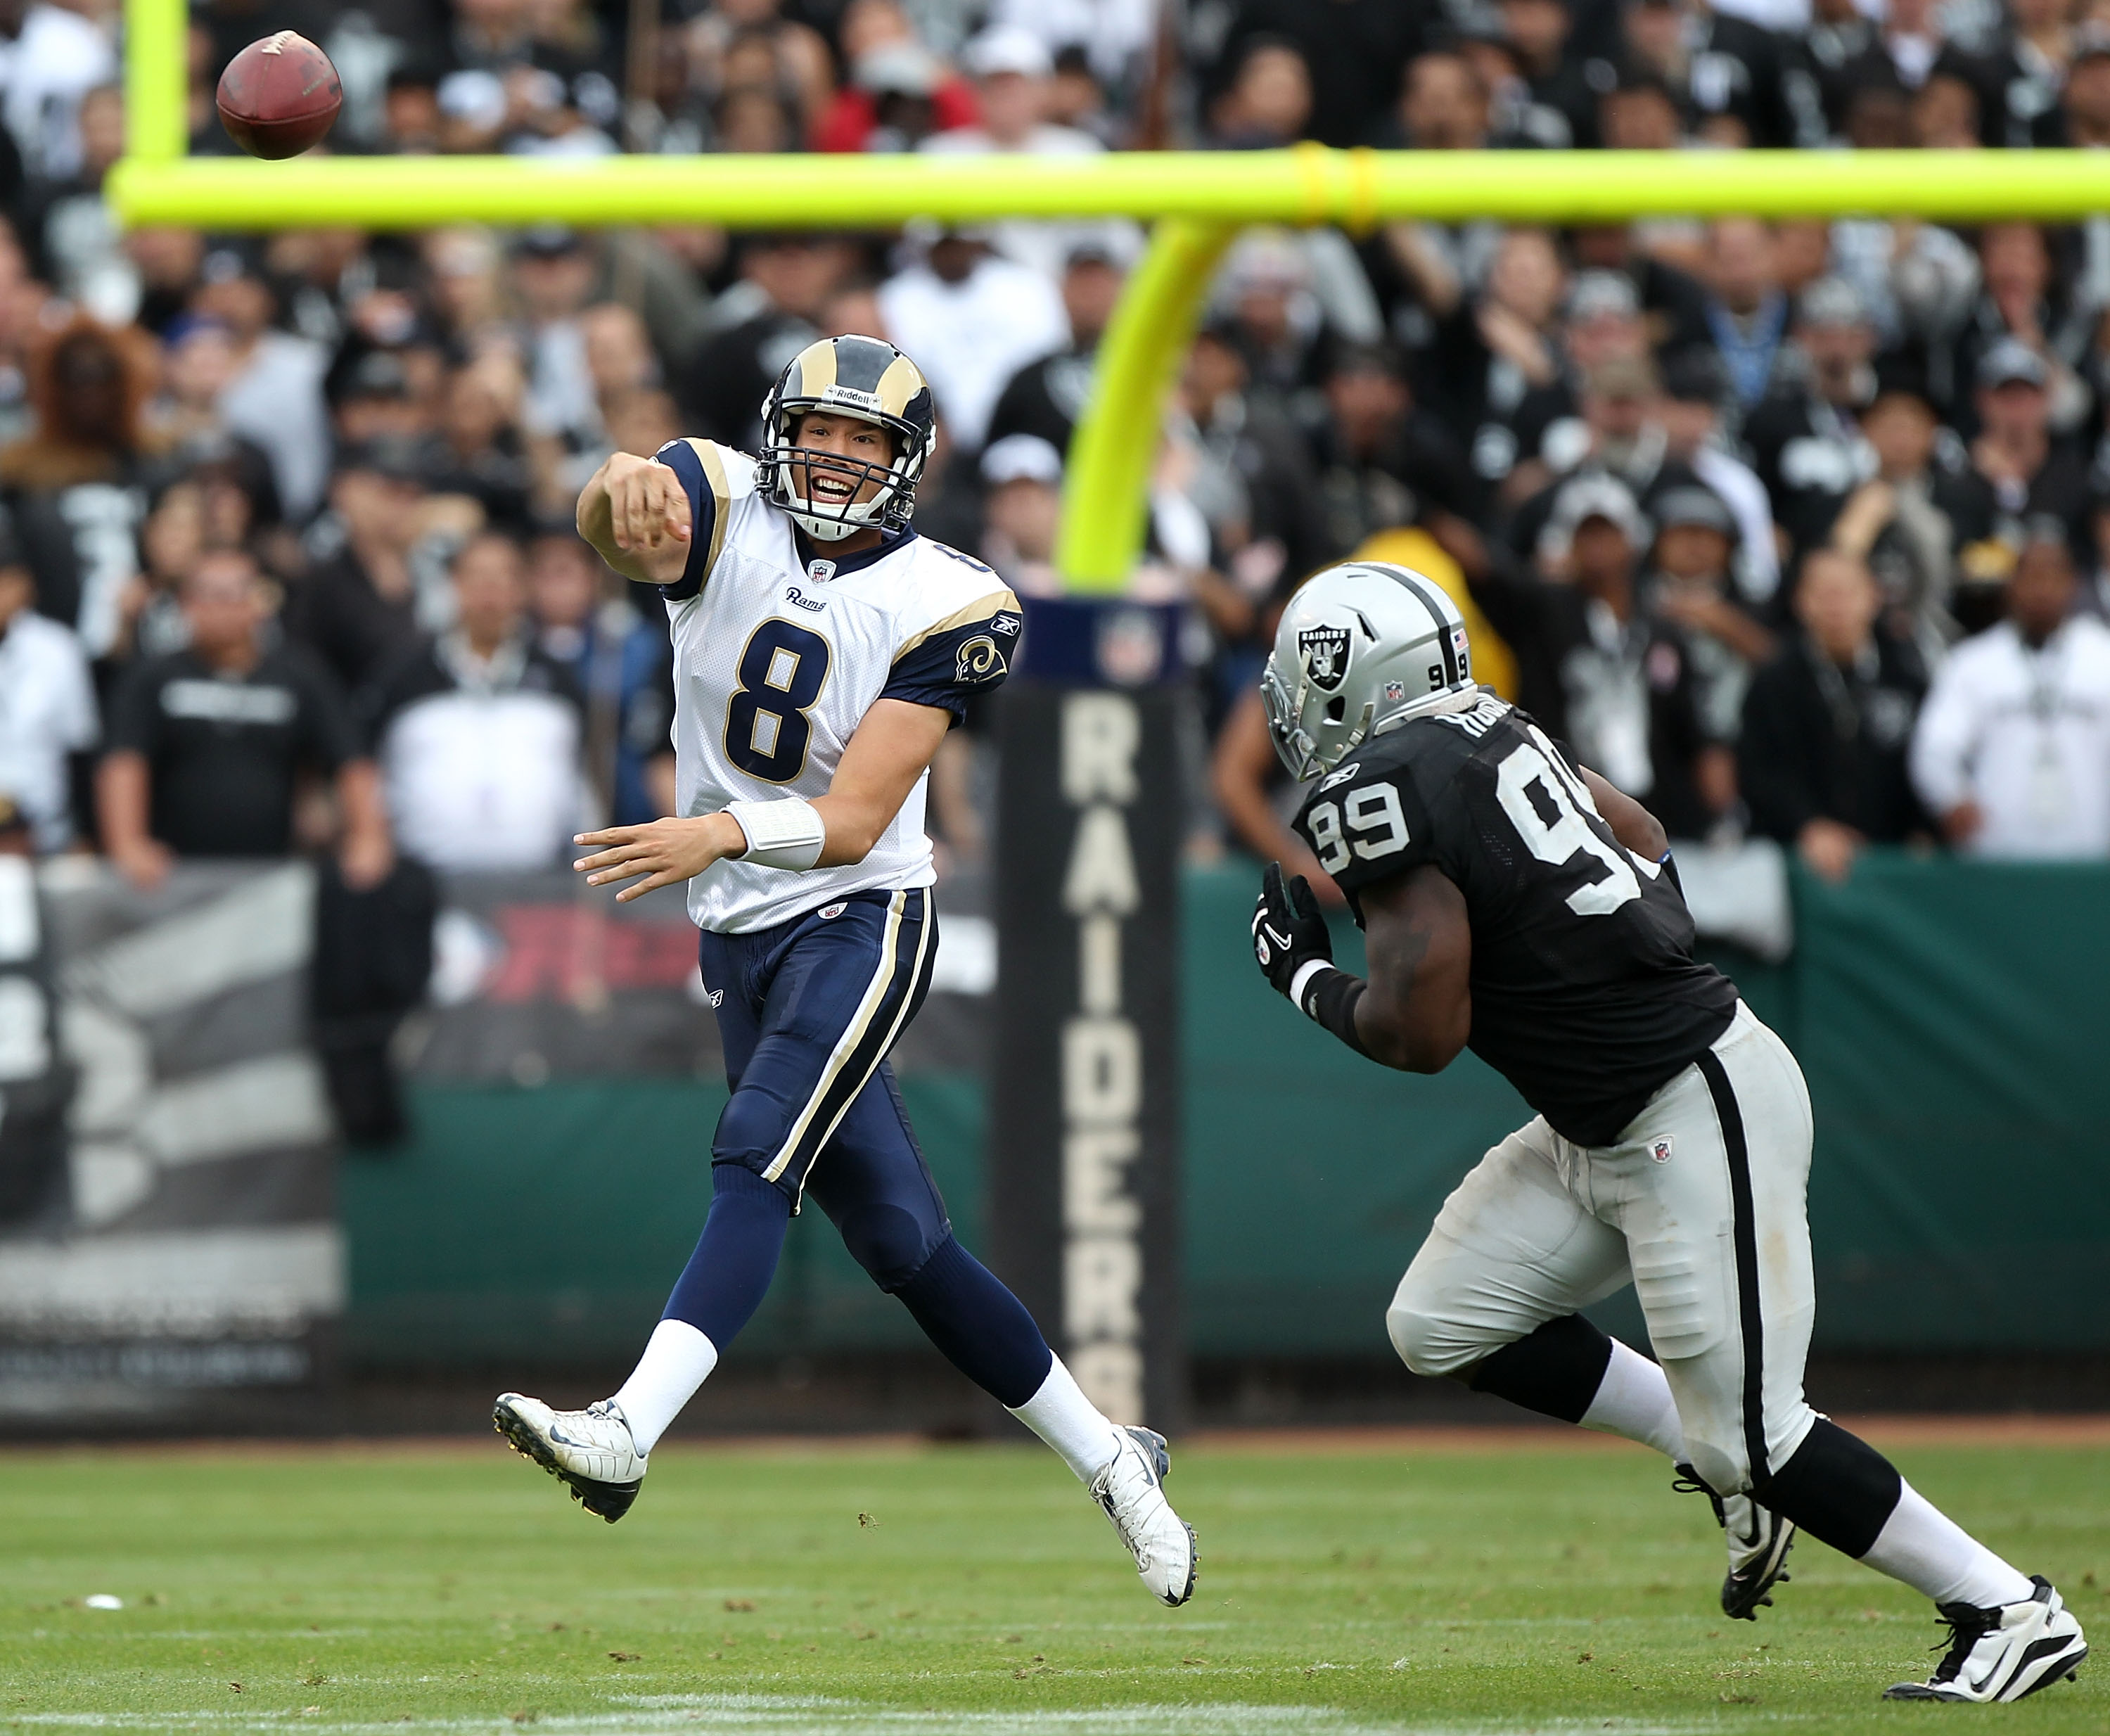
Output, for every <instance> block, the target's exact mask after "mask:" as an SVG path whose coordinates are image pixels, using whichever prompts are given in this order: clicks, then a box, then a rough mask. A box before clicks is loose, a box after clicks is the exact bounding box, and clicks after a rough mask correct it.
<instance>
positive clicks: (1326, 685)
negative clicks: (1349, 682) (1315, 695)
mask: <svg viewBox="0 0 2110 1736" xmlns="http://www.w3.org/2000/svg"><path fill="white" fill-rule="evenodd" d="M1297 653H1298V655H1301V656H1302V658H1303V659H1304V672H1305V673H1306V674H1307V675H1309V676H1310V677H1311V685H1312V686H1313V687H1316V688H1318V689H1319V690H1320V691H1321V692H1323V693H1331V692H1333V691H1334V689H1336V688H1337V687H1339V686H1340V685H1341V683H1342V682H1343V681H1344V680H1345V679H1347V673H1348V629H1347V628H1345V627H1307V628H1305V629H1304V631H1303V632H1301V633H1299V634H1298V635H1297Z"/></svg>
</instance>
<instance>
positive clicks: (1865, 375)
mask: <svg viewBox="0 0 2110 1736" xmlns="http://www.w3.org/2000/svg"><path fill="white" fill-rule="evenodd" d="M1794 341H1795V347H1796V350H1797V351H1798V353H1799V354H1800V356H1801V357H1802V358H1803V360H1804V361H1805V362H1806V364H1807V366H1806V368H1804V369H1801V370H1799V371H1800V374H1801V378H1799V379H1797V380H1795V382H1794V383H1792V384H1789V385H1786V386H1784V387H1783V388H1782V389H1780V390H1778V391H1776V392H1773V393H1772V394H1771V395H1770V396H1769V397H1767V399H1766V400H1765V401H1764V402H1763V403H1761V404H1759V406H1757V407H1756V408H1755V410H1753V411H1752V412H1751V414H1750V418H1749V419H1748V420H1747V421H1746V424H1745V426H1744V438H1745V440H1746V442H1747V443H1748V444H1749V445H1750V448H1751V452H1752V456H1753V460H1754V468H1755V469H1757V471H1758V473H1759V479H1760V480H1761V481H1762V482H1764V483H1765V485H1766V492H1767V493H1768V495H1770V496H1772V498H1773V517H1774V519H1775V520H1776V521H1777V523H1778V524H1779V525H1780V527H1781V528H1782V530H1783V531H1785V532H1786V533H1787V537H1788V542H1789V544H1790V546H1791V547H1792V548H1794V549H1796V550H1798V551H1800V550H1804V549H1809V548H1813V547H1814V546H1816V545H1817V544H1818V543H1819V542H1822V541H1823V540H1824V537H1825V535H1826V533H1827V532H1829V531H1830V529H1831V528H1832V520H1833V519H1835V518H1836V517H1837V516H1838V515H1839V509H1840V506H1841V504H1843V503H1844V501H1845V499H1846V496H1848V495H1849V494H1850V493H1852V492H1853V491H1854V487H1855V486H1856V485H1857V484H1858V483H1859V482H1860V481H1861V479H1862V473H1863V465H1864V462H1865V458H1866V452H1867V447H1866V445H1865V442H1863V440H1862V438H1861V430H1860V416H1861V412H1862V411H1863V410H1864V409H1866V408H1867V406H1868V403H1869V401H1871V400H1872V399H1873V398H1874V397H1875V395H1876V370H1875V368H1874V365H1873V359H1874V356H1875V350H1876V331H1875V327H1874V325H1873V324H1872V323H1871V321H1870V320H1869V318H1868V309H1867V306H1865V305H1864V304H1863V301H1862V299H1861V295H1860V292H1859V291H1858V290H1857V289H1855V288H1854V286H1853V285H1852V284H1850V283H1848V282H1847V281H1846V280H1845V279H1844V278H1819V279H1818V280H1817V282H1815V283H1813V284H1811V285H1810V286H1809V288H1808V289H1806V290H1804V292H1803V294H1802V299H1801V301H1800V303H1799V304H1798V306H1797V307H1796V310H1795V330H1794Z"/></svg>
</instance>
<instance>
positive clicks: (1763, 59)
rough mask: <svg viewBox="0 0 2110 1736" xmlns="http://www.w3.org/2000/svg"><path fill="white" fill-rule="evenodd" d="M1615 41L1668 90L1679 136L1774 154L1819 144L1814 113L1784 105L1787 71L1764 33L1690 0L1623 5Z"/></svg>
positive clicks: (1631, 0) (1777, 46)
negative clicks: (1676, 105) (1681, 129)
mask: <svg viewBox="0 0 2110 1736" xmlns="http://www.w3.org/2000/svg"><path fill="white" fill-rule="evenodd" d="M1623 37H1624V41H1623V48H1624V51H1625V59H1626V61H1627V64H1628V66H1629V67H1631V68H1632V70H1636V71H1641V72H1645V73H1648V74H1650V75H1654V76H1655V77H1656V78H1659V79H1662V80H1663V81H1664V84H1666V85H1668V86H1669V88H1670V90H1671V92H1672V93H1673V95H1674V96H1675V97H1678V101H1679V102H1680V103H1681V104H1682V107H1683V108H1684V111H1685V126H1686V130H1687V132H1689V133H1690V134H1692V135H1693V136H1694V137H1696V138H1699V139H1700V140H1702V141H1703V142H1705V143H1709V144H1716V145H1727V146H1730V147H1746V146H1753V145H1755V146H1760V147H1768V148H1776V149H1778V148H1786V147H1790V146H1795V145H1801V146H1805V147H1808V146H1814V145H1818V144H1821V143H1823V139H1822V119H1821V116H1818V113H1817V111H1816V109H1815V107H1814V106H1813V105H1809V106H1808V107H1806V108H1804V109H1801V110H1799V109H1798V107H1795V106H1793V105H1791V102H1790V94H1789V89H1790V88H1789V84H1788V80H1787V72H1788V67H1787V66H1786V62H1785V61H1784V59H1783V57H1782V52H1781V43H1780V41H1779V39H1777V37H1775V36H1774V35H1773V33H1772V32H1771V31H1769V30H1766V29H1763V28H1761V27H1760V26H1759V25H1755V24H1753V23H1751V22H1750V20H1747V19H1743V18H1736V17H1732V16H1728V15H1727V13H1724V12H1718V11H1714V10H1713V9H1712V8H1710V7H1706V6H1704V5H1700V4H1697V3H1692V0H1686V3H1681V0H1628V4H1627V6H1626V8H1625V11H1624V15H1623ZM1602 76H1603V75H1602V74H1600V77H1601V78H1602ZM1607 82H1609V81H1607ZM1578 142H1579V141H1578Z"/></svg>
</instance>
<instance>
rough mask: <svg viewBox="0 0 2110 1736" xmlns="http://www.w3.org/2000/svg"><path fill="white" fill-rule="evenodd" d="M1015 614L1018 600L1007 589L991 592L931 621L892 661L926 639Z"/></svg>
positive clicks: (898, 658) (904, 642)
mask: <svg viewBox="0 0 2110 1736" xmlns="http://www.w3.org/2000/svg"><path fill="white" fill-rule="evenodd" d="M1017 613H1018V599H1017V597H1016V596H1013V595H1012V593H1011V592H1010V591H1009V590H1008V589H1005V590H1003V591H996V592H991V593H990V594H989V596H985V597H978V598H976V601H973V602H971V603H970V604H968V605H967V607H966V608H964V609H956V610H953V613H952V614H949V615H947V616H946V617H945V619H944V620H942V621H933V622H932V623H930V625H929V626H928V627H926V628H924V629H923V631H922V632H920V633H917V634H915V635H914V636H913V637H911V638H909V639H908V640H906V641H903V644H902V646H901V649H900V650H898V651H896V652H895V653H894V661H895V662H896V663H899V662H900V661H901V659H903V658H904V657H906V656H907V655H908V654H909V653H910V652H911V651H912V650H915V649H916V648H917V646H919V645H921V644H922V643H923V642H924V641H926V640H927V639H935V638H936V637H938V635H939V634H940V633H949V632H952V631H953V628H958V627H971V626H973V625H974V624H975V623H976V622H979V621H991V620H994V619H996V617H997V616H998V615H1000V614H1017Z"/></svg>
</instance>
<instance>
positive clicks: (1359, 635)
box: [1260, 560, 1480, 783]
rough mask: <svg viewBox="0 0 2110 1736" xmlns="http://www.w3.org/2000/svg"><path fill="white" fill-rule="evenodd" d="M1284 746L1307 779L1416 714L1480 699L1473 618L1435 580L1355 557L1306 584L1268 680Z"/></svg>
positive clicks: (1286, 614)
mask: <svg viewBox="0 0 2110 1736" xmlns="http://www.w3.org/2000/svg"><path fill="white" fill-rule="evenodd" d="M1260 693H1261V702H1262V703H1263V704H1264V705H1266V707H1267V727H1268V732H1269V733H1270V735H1272V736H1273V737H1275V751H1276V752H1277V753H1278V754H1279V755H1282V763H1283V764H1284V765H1286V766H1288V768H1289V772H1290V775H1291V776H1292V777H1294V778H1296V779H1297V782H1300V783H1301V782H1303V781H1304V780H1305V779H1306V778H1309V777H1316V776H1318V774H1319V773H1321V772H1330V771H1332V770H1333V768H1334V767H1335V766H1337V765H1338V764H1340V763H1341V761H1342V760H1343V759H1345V758H1346V757H1347V755H1349V754H1350V753H1352V752H1353V751H1354V750H1356V748H1357V747H1360V746H1361V745H1362V744H1363V743H1364V742H1365V741H1368V740H1369V739H1370V737H1372V736H1377V735H1383V733H1384V732H1385V731H1387V730H1388V729H1392V728H1394V727H1397V726H1398V725H1399V724H1401V723H1405V722H1406V720H1407V719H1408V718H1419V717H1427V716H1429V715H1431V714H1433V713H1437V712H1443V711H1462V710H1464V709H1465V708H1466V707H1468V706H1469V705H1473V704H1474V703H1475V702H1476V701H1477V700H1478V698H1479V693H1480V690H1479V687H1478V684H1477V683H1476V682H1474V679H1473V659H1472V652H1471V648H1470V646H1469V645H1468V644H1467V642H1466V638H1465V618H1464V617H1463V616H1462V615H1460V614H1459V613H1458V607H1457V605H1456V604H1455V603H1453V602H1452V601H1451V599H1450V598H1449V597H1448V596H1445V595H1444V593H1443V587H1442V586H1441V585H1439V584H1438V583H1437V582H1436V581H1435V580H1434V579H1433V578H1424V576H1423V575H1422V574H1420V573H1413V572H1410V571H1408V570H1407V569H1406V568H1405V567H1396V566H1391V565H1388V564H1386V563H1384V562H1383V561H1375V560H1351V561H1345V562H1343V564H1341V565H1339V566H1338V567H1329V568H1327V569H1326V570H1325V571H1324V572H1323V573H1315V574H1314V575H1313V576H1312V577H1311V578H1309V579H1307V580H1306V581H1305V582H1304V584H1303V586H1302V588H1301V589H1299V590H1298V592H1297V595H1296V596H1293V597H1292V598H1291V599H1290V600H1289V606H1288V608H1287V609H1285V610H1284V611H1283V613H1282V624H1281V626H1279V627H1278V628H1276V629H1275V650H1274V651H1273V652H1272V653H1271V654H1270V655H1269V657H1268V659H1267V668H1266V670H1265V671H1264V672H1263V673H1261V678H1260Z"/></svg>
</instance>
